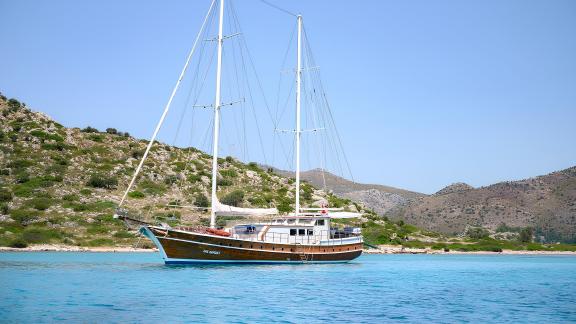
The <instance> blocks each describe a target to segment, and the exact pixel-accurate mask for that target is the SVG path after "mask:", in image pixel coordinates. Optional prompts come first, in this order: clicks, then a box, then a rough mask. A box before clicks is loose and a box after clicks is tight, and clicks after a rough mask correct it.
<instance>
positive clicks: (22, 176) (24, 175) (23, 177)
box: [15, 171, 30, 183]
mask: <svg viewBox="0 0 576 324" xmlns="http://www.w3.org/2000/svg"><path fill="white" fill-rule="evenodd" d="M15 178H16V179H15V180H16V183H26V182H28V181H30V175H29V174H28V172H26V171H22V172H19V173H18V174H16V176H15Z"/></svg>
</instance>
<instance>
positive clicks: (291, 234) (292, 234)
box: [290, 228, 296, 236]
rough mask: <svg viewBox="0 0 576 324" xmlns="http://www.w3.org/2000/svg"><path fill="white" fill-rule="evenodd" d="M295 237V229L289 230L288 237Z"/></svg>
mask: <svg viewBox="0 0 576 324" xmlns="http://www.w3.org/2000/svg"><path fill="white" fill-rule="evenodd" d="M295 235H296V229H295V228H291V229H290V236H295Z"/></svg>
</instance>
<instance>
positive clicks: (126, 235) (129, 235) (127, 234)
mask: <svg viewBox="0 0 576 324" xmlns="http://www.w3.org/2000/svg"><path fill="white" fill-rule="evenodd" d="M113 236H114V237H115V238H133V237H134V234H132V233H130V232H128V231H124V230H122V231H118V232H116V233H114V235H113Z"/></svg>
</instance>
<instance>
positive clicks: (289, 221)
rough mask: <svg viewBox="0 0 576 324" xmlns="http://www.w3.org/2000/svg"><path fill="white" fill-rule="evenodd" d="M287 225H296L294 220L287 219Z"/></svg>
mask: <svg viewBox="0 0 576 324" xmlns="http://www.w3.org/2000/svg"><path fill="white" fill-rule="evenodd" d="M288 224H296V220H295V219H289V220H288Z"/></svg>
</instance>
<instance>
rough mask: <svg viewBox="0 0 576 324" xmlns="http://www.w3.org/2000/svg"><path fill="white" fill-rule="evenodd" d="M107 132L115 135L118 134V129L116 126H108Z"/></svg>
mask: <svg viewBox="0 0 576 324" xmlns="http://www.w3.org/2000/svg"><path fill="white" fill-rule="evenodd" d="M106 133H108V134H112V135H115V134H118V130H116V128H106Z"/></svg>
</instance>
